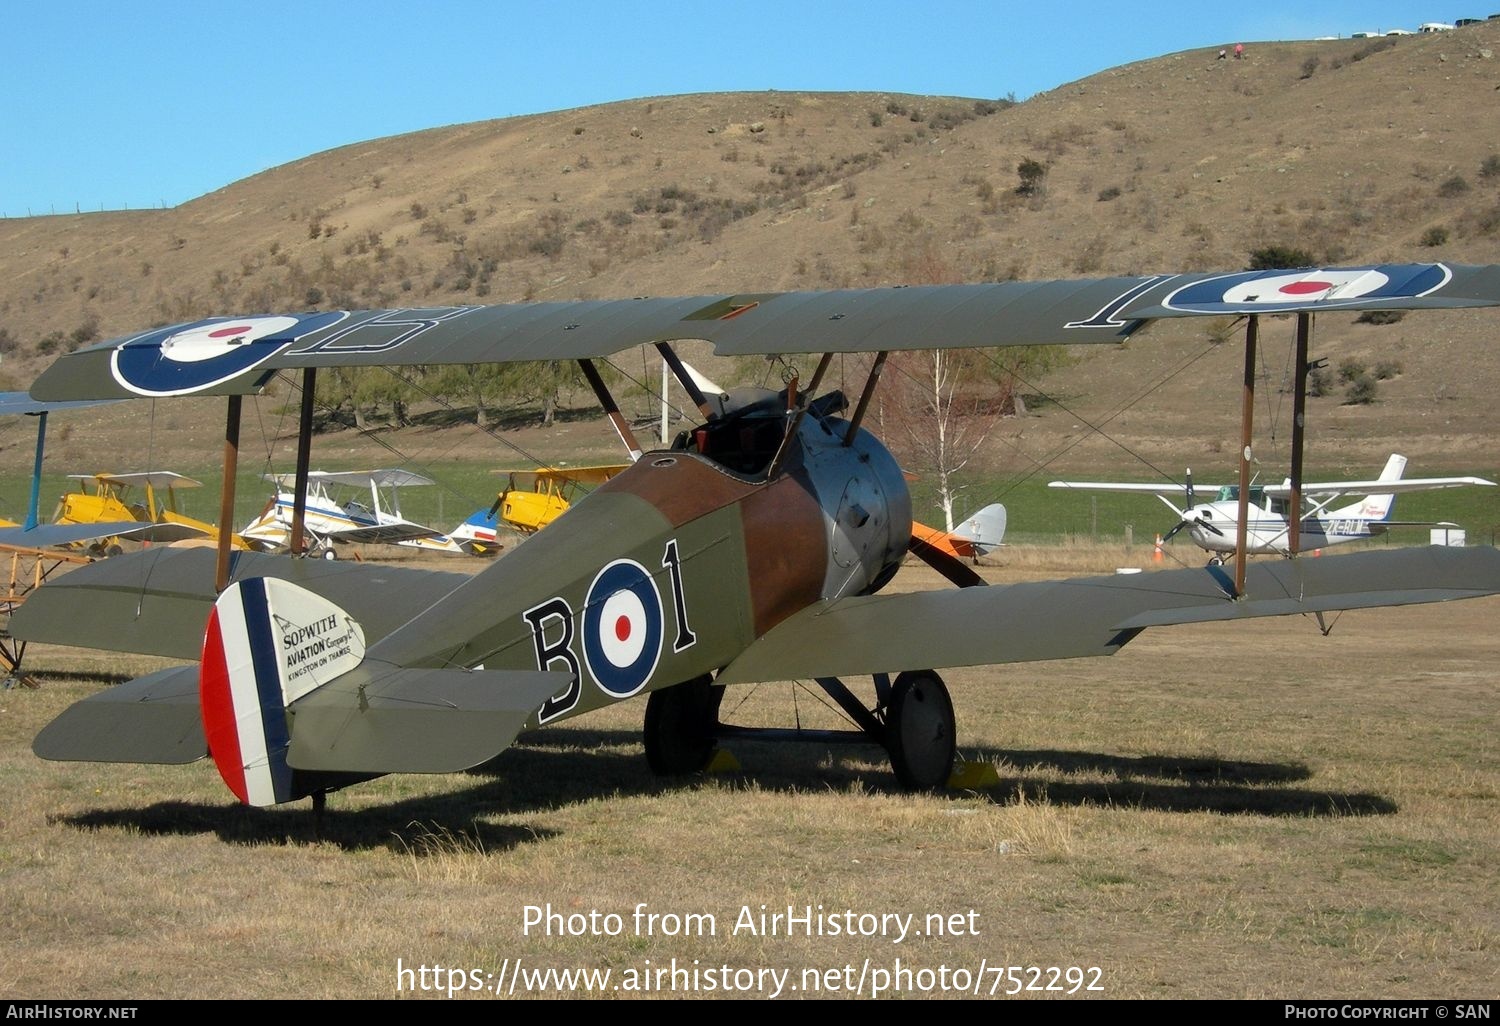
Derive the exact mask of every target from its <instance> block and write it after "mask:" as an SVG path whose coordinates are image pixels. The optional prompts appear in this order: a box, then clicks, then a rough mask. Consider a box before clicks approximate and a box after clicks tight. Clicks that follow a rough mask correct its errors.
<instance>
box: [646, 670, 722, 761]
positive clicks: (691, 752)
mask: <svg viewBox="0 0 1500 1026" xmlns="http://www.w3.org/2000/svg"><path fill="white" fill-rule="evenodd" d="M723 698H724V689H723V688H718V687H714V685H713V680H712V678H710V677H709V676H707V675H704V676H702V677H695V678H693V679H692V680H690V681H686V682H684V683H682V684H674V685H673V686H672V687H669V688H662V689H660V690H659V691H653V692H651V694H650V695H649V696H647V698H646V725H645V728H644V730H643V739H644V740H645V742H646V762H647V764H648V765H649V766H650V767H651V772H653V773H656V774H659V775H661V776H680V775H682V774H684V773H696V772H697V771H698V770H701V769H702V768H703V767H704V766H705V765H707V763H708V759H709V756H711V755H712V754H713V751H714V727H716V726H717V725H718V722H719V703H720V702H721V701H722V700H723Z"/></svg>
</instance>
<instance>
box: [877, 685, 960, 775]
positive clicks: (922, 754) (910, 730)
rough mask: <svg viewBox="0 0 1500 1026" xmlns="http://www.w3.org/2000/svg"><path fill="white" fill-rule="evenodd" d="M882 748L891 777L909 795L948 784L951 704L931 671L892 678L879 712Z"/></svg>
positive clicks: (952, 737) (951, 755)
mask: <svg viewBox="0 0 1500 1026" xmlns="http://www.w3.org/2000/svg"><path fill="white" fill-rule="evenodd" d="M885 728H886V739H885V747H886V750H887V751H888V752H890V755H891V769H893V770H895V771H896V779H897V780H899V781H901V786H902V787H904V788H906V789H907V790H910V791H932V790H936V789H937V788H940V787H942V786H943V785H944V784H945V783H947V782H948V777H949V776H950V775H951V774H952V772H953V759H954V756H955V755H956V754H957V741H956V740H955V725H954V719H953V701H952V700H951V699H950V698H949V697H948V689H947V687H945V686H944V684H943V678H941V677H939V676H938V675H937V674H935V673H933V672H932V671H931V670H916V671H913V672H909V673H903V674H900V675H898V676H897V677H896V682H895V684H893V685H892V687H891V702H890V705H889V707H888V708H887V709H886V714H885Z"/></svg>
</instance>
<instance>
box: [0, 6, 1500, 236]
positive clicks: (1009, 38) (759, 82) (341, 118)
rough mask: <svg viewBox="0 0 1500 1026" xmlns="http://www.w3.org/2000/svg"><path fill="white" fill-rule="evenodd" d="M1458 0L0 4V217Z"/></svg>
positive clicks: (1053, 66)
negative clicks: (342, 149) (456, 136)
mask: <svg viewBox="0 0 1500 1026" xmlns="http://www.w3.org/2000/svg"><path fill="white" fill-rule="evenodd" d="M1462 2H1463V0H1434V2H1433V3H1432V4H1431V5H1430V6H1429V5H1428V4H1424V3H1410V2H1407V3H1397V2H1385V0H1366V2H1361V3H1343V2H1322V3H1317V4H1314V3H1309V2H1307V0H1303V2H1301V3H1295V2H1288V0H1260V2H1254V3H1242V4H1228V3H1215V2H1206V0H1195V2H1192V3H1179V2H1166V3H1149V4H1130V3H1120V2H1118V0H1116V2H1110V3H1094V2H1086V3H1066V2H1064V3H1041V2H1032V3H1008V2H990V3H983V2H978V0H928V2H922V0H903V2H887V0H865V2H860V3H845V2H824V0H802V2H800V3H798V2H784V0H760V2H756V3H743V2H729V0H723V2H716V0H699V2H697V3H689V2H682V0H658V2H655V3H636V2H629V0H620V2H615V3H604V2H594V0H578V2H574V3H546V2H537V0H531V2H528V3H508V2H502V0H492V2H489V3H481V2H470V0H426V2H422V3H396V2H387V0H365V2H362V3H352V2H350V3H334V2H328V0H300V2H286V0H253V2H242V0H196V2H181V0H138V2H135V3H129V2H119V0H115V2H105V0H95V2H89V0H49V2H47V3H39V2H33V0H3V2H0V33H3V38H4V39H5V40H6V42H7V46H6V48H5V49H6V54H5V59H4V61H3V62H0V116H3V119H4V122H3V124H4V130H3V132H0V215H4V216H11V217H14V216H24V215H26V214H27V213H28V212H29V213H34V214H45V213H50V212H57V213H63V212H68V213H71V212H72V211H73V210H74V209H75V208H81V209H83V210H98V209H100V208H101V207H102V208H105V209H117V208H120V207H130V208H138V207H147V206H160V205H163V204H165V205H167V206H173V205H176V204H178V203H182V202H184V201H186V200H189V199H192V198H194V197H195V196H199V195H202V194H204V193H206V192H211V191H213V190H215V189H218V188H221V187H223V186H225V185H228V184H229V183H231V182H234V181H236V180H238V179H240V178H244V177H246V176H248V175H252V174H255V173H256V172H258V171H262V170H265V169H266V168H269V167H274V166H276V165H278V164H284V163H286V162H288V161H291V160H296V159H297V158H299V157H304V156H307V155H309V154H312V153H317V152H319V151H321V150H326V149H330V148H332V147H335V146H340V145H343V144H345V143H351V142H358V141H361V140H365V139H373V138H378V137H381V136H388V135H396V134H399V133H402V132H410V131H416V130H419V129H423V128H432V127H434V126H437V125H448V124H457V123H462V122H467V121H480V120H484V119H487V118H496V117H506V116H510V115H514V114H528V113H535V112H538V111H547V110H560V109H565V108H569V107H577V106H583V105H586V104H592V103H604V102H608V101H612V100H623V99H631V98H634V97H641V96H661V95H668V94H673V93H697V92H719V91H727V90H745V89H750V90H759V89H778V90H785V91H793V90H883V91H891V92H906V93H930V94H947V95H958V96H975V97H990V98H993V97H1001V96H1006V95H1010V94H1014V95H1015V96H1016V97H1017V98H1020V99H1024V98H1026V97H1027V96H1030V95H1032V94H1034V93H1036V92H1039V91H1042V90H1046V89H1050V88H1053V87H1054V86H1057V85H1060V84H1062V83H1064V82H1068V81H1072V80H1073V79H1077V78H1081V77H1083V76H1085V75H1089V74H1092V73H1094V72H1096V71H1100V70H1102V69H1104V68H1108V67H1112V66H1115V65H1118V64H1123V63H1128V62H1130V61H1135V60H1140V59H1143V58H1147V57H1155V56H1159V55H1161V54H1166V53H1173V52H1176V51H1179V50H1186V49H1192V48H1196V47H1202V46H1220V45H1225V44H1232V43H1234V42H1235V41H1237V40H1244V41H1245V42H1246V43H1247V44H1251V45H1253V43H1254V41H1256V40H1266V39H1301V38H1311V37H1314V36H1321V35H1345V36H1347V35H1349V34H1350V33H1352V32H1357V31H1375V30H1384V29H1387V28H1392V27H1402V28H1416V26H1417V24H1418V23H1420V22H1423V21H1452V20H1453V19H1454V18H1457V17H1463V16H1477V17H1484V16H1485V14H1487V13H1489V12H1490V9H1491V8H1492V7H1493V6H1494V5H1495V3H1497V2H1500V0H1472V2H1473V3H1478V4H1479V6H1475V7H1474V9H1473V10H1463V9H1461V4H1462ZM1456 4H1457V5H1458V6H1457V7H1456V6H1455V5H1456Z"/></svg>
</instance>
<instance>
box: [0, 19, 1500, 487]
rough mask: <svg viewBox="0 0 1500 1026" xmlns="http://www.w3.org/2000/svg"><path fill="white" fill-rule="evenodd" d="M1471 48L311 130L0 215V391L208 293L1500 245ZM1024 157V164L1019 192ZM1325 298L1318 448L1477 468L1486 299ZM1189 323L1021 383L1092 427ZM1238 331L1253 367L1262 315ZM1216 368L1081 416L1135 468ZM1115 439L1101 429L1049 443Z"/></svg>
mask: <svg viewBox="0 0 1500 1026" xmlns="http://www.w3.org/2000/svg"><path fill="white" fill-rule="evenodd" d="M1496 50H1500V25H1496V24H1485V25H1479V26H1474V27H1470V28H1466V29H1462V30H1458V31H1455V32H1452V33H1448V34H1443V35H1440V36H1431V37H1406V38H1401V39H1399V40H1342V41H1336V42H1305V43H1284V44H1266V45H1256V46H1251V47H1250V48H1249V49H1248V50H1247V54H1246V57H1245V59H1244V60H1243V61H1234V60H1229V61H1216V60H1215V59H1214V52H1213V51H1192V52H1187V53H1182V54H1175V55H1171V56H1167V57H1162V58H1159V59H1155V60H1150V61H1145V62H1141V63H1138V64H1133V65H1129V66H1126V67H1122V68H1117V69H1112V70H1109V71H1105V72H1102V73H1100V74H1098V75H1094V76H1092V77H1090V78H1087V79H1084V80H1082V81H1079V82H1076V83H1073V84H1070V85H1067V86H1063V87H1060V88H1058V89H1055V90H1053V91H1051V92H1049V93H1045V94H1042V95H1039V96H1036V97H1034V98H1032V99H1030V100H1028V101H1026V102H1025V103H1022V104H1019V105H1015V106H1008V105H1005V104H995V103H989V102H985V101H974V100H960V99H953V98H930V97H910V96H897V95H886V94H842V93H841V94H790V93H776V92H768V93H754V94H745V93H741V94H724V95H701V96H679V97H668V98H660V99H654V100H642V101H630V102H625V103H617V104H608V105H602V106H596V107H588V108H582V109H578V110H572V111H564V112H560V113H554V114H546V115H537V116H532V117H524V118H513V119H507V120H503V121H493V122H484V123H478V124H472V125H462V126H456V127H449V128H441V129H433V130H430V131H426V132H421V133H416V134H412V135H406V136H398V137H393V138H389V139H381V140H375V141H371V142H368V143H363V144H358V145H354V146H348V147H343V148H341V149H337V150H332V151H329V152H326V153H321V154H317V155H315V156H311V157H308V158H306V159H305V160H301V161H298V162H296V163H293V164H289V165H286V166H284V167H280V168H275V169H273V170H270V171H267V172H264V173H262V174H260V175H256V176H254V177H252V178H249V179H246V180H244V181H241V182H237V183H235V184H233V185H230V186H227V187H225V188H224V189H221V190H219V191H217V192H214V193H211V194H209V195H207V196H203V197H201V198H199V199H196V200H194V201H192V202H190V203H187V204H184V205H182V206H181V207H178V208H175V209H171V210H164V211H139V212H118V213H102V214H85V215H81V216H60V217H45V218H29V219H8V220H0V328H3V329H4V330H5V331H7V332H8V333H9V336H10V338H11V340H13V342H14V343H16V345H17V349H16V351H15V352H13V353H11V354H9V355H7V356H6V364H5V370H6V371H8V372H9V375H10V377H11V379H12V381H13V382H15V383H18V384H24V383H25V382H26V381H27V380H29V378H30V376H31V375H33V374H34V373H35V371H36V369H37V368H38V367H39V366H41V365H42V364H44V363H45V359H46V358H45V357H36V356H34V355H33V354H35V351H36V349H37V347H38V344H39V343H41V344H42V345H43V348H50V349H52V350H54V351H55V350H56V349H59V348H68V347H71V346H73V345H76V344H80V343H81V341H83V340H87V339H89V338H92V337H95V336H97V337H108V336H111V335H117V334H121V333H124V332H126V331H129V330H132V329H135V328H139V327H141V326H144V325H149V324H154V323H162V322H170V321H173V320H181V319H186V318H190V317H196V316H200V315H205V314H210V313H218V312H229V311H236V312H245V311H256V310H266V309H274V308H296V309H303V308H307V307H324V308H327V307H338V306H344V307H356V308H357V307H370V306H386V305H413V304H438V303H442V304H448V303H459V302H502V301H515V300H524V299H533V298H536V299H565V298H573V297H599V296H614V295H639V294H645V293H653V294H670V293H681V292H693V291H712V290H722V289H734V290H751V289H782V288H815V287H833V286H845V285H867V284H878V283H893V282H901V281H911V280H931V279H934V278H953V279H964V280H987V279H1003V278H1012V277H1019V278H1037V277H1049V276H1091V275H1103V274H1110V273H1126V272H1128V273H1135V272H1147V271H1155V270H1163V269H1171V270H1197V269H1233V268H1238V267H1242V266H1244V265H1245V263H1246V260H1247V257H1248V253H1249V252H1250V251H1251V250H1253V249H1255V248H1258V247H1261V246H1269V245H1282V246H1295V247H1299V248H1301V249H1304V250H1306V251H1308V252H1309V253H1310V254H1311V255H1312V256H1313V257H1314V259H1316V260H1319V261H1324V262H1328V263H1338V262H1363V261H1375V260H1384V259H1405V260H1410V259H1446V260H1452V261H1458V262H1495V261H1500V195H1497V186H1500V175H1496V174H1494V173H1493V170H1492V173H1491V174H1490V175H1488V176H1486V175H1485V174H1483V173H1482V170H1481V168H1482V167H1483V166H1485V165H1484V162H1485V161H1486V159H1487V158H1489V157H1490V156H1491V155H1492V154H1494V153H1495V152H1496V151H1497V149H1500V144H1497V143H1496V141H1495V139H1494V137H1493V135H1492V133H1489V132H1487V131H1476V130H1475V129H1476V127H1477V126H1485V125H1488V124H1490V123H1491V121H1492V120H1493V110H1494V106H1495V102H1496V96H1497V92H1496V90H1497V88H1500V63H1497V61H1496V60H1495V58H1494V56H1493V54H1494V52H1495V51H1496ZM996 87H997V91H999V90H1003V88H1004V83H1003V81H997V83H996ZM1028 158H1030V159H1034V160H1037V161H1040V162H1042V163H1044V164H1045V165H1046V166H1047V168H1048V172H1047V175H1046V177H1045V180H1044V187H1043V189H1042V190H1041V193H1040V195H1038V196H1034V197H1021V196H1019V195H1017V194H1016V192H1015V187H1016V185H1017V184H1018V181H1019V179H1018V177H1017V165H1018V163H1019V162H1020V161H1022V160H1023V159H1028ZM1444 233H1446V241H1443V242H1441V243H1440V244H1429V243H1433V242H1435V241H1436V240H1437V239H1438V238H1439V237H1441V236H1442V235H1443V234H1444ZM1351 320H1352V318H1332V317H1328V318H1324V323H1320V325H1319V331H1320V345H1319V347H1318V348H1319V351H1320V355H1326V356H1330V357H1332V358H1333V362H1334V363H1335V364H1337V362H1338V361H1339V360H1340V359H1343V358H1345V357H1347V356H1357V357H1360V358H1364V359H1367V360H1369V361H1371V362H1374V361H1378V360H1390V361H1395V362H1399V363H1400V364H1401V368H1402V373H1401V374H1400V375H1399V377H1397V378H1396V379H1394V380H1392V381H1387V382H1383V383H1382V385H1381V391H1380V398H1381V400H1382V401H1381V402H1380V403H1378V404H1376V405H1374V406H1371V407H1362V408H1352V407H1348V408H1340V407H1338V406H1337V405H1336V403H1337V400H1336V399H1326V400H1319V401H1317V402H1316V403H1315V405H1314V412H1313V420H1314V430H1315V432H1317V433H1318V441H1319V444H1321V445H1325V446H1327V447H1328V448H1329V449H1330V450H1332V453H1333V454H1336V455H1338V456H1339V457H1340V458H1347V459H1348V460H1351V461H1353V462H1355V463H1357V464H1359V465H1367V466H1368V465H1376V464H1378V462H1379V461H1380V458H1381V450H1384V449H1386V448H1387V444H1388V442H1389V441H1390V440H1391V439H1392V438H1400V439H1401V447H1402V448H1403V449H1404V450H1405V451H1408V453H1409V454H1411V455H1413V456H1414V457H1419V458H1421V457H1435V456H1441V457H1442V459H1443V462H1444V463H1445V464H1448V465H1454V464H1457V463H1462V462H1464V461H1466V460H1475V459H1479V460H1483V461H1486V462H1490V461H1493V457H1492V456H1491V455H1490V454H1489V446H1488V436H1489V432H1490V427H1491V419H1490V416H1489V411H1488V394H1489V393H1490V392H1491V391H1493V389H1494V387H1495V383H1496V382H1497V381H1500V363H1497V362H1496V360H1495V358H1494V357H1493V355H1492V349H1493V347H1492V346H1490V345H1489V340H1490V339H1491V338H1492V337H1493V335H1494V333H1495V329H1496V326H1497V325H1496V320H1495V314H1494V313H1493V312H1479V313H1472V314H1451V315H1427V316H1420V317H1418V316H1413V317H1410V318H1408V319H1406V320H1405V321H1403V322H1401V323H1399V324H1394V325H1387V326H1370V325H1354V324H1352V323H1349V321H1351ZM1218 327H1219V326H1216V325H1207V324H1205V323H1203V322H1197V323H1193V324H1186V325H1172V326H1166V325H1163V326H1159V327H1158V328H1155V329H1153V330H1152V331H1151V332H1149V333H1148V334H1147V335H1145V336H1142V337H1141V338H1140V339H1138V340H1136V341H1132V342H1131V343H1130V344H1129V345H1128V346H1125V347H1122V348H1120V349H1118V350H1115V351H1111V352H1108V353H1097V354H1089V355H1087V356H1085V357H1083V358H1081V359H1079V360H1078V361H1077V362H1076V363H1075V364H1074V365H1073V366H1071V367H1068V368H1065V369H1063V370H1061V371H1058V372H1055V373H1053V374H1052V375H1050V376H1049V377H1048V378H1047V380H1046V381H1044V382H1041V383H1040V385H1041V387H1042V388H1044V389H1045V390H1046V391H1048V392H1051V393H1056V394H1060V395H1062V396H1064V397H1066V398H1067V400H1068V402H1069V407H1070V409H1073V410H1075V411H1077V412H1078V413H1079V414H1081V415H1082V417H1084V418H1087V419H1089V420H1094V419H1097V418H1098V417H1100V416H1102V415H1105V411H1109V410H1112V409H1114V408H1115V407H1116V406H1118V405H1120V404H1121V403H1122V402H1123V401H1124V400H1125V398H1126V397H1132V396H1136V395H1138V394H1140V393H1143V392H1145V391H1147V390H1148V389H1149V388H1151V386H1152V384H1153V383H1154V382H1156V381H1157V380H1158V379H1160V378H1161V377H1162V376H1163V375H1165V374H1167V373H1169V372H1170V371H1171V370H1173V369H1176V368H1178V367H1181V366H1182V365H1183V364H1184V363H1186V362H1187V361H1188V360H1189V359H1190V358H1191V357H1193V356H1196V355H1197V354H1199V353H1200V352H1201V351H1203V350H1205V349H1207V348H1209V347H1208V344H1207V343H1206V342H1205V339H1206V337H1207V336H1208V335H1209V334H1210V333H1212V332H1213V331H1214V330H1217V329H1218ZM1267 334H1268V336H1269V337H1270V339H1271V348H1272V349H1273V350H1274V351H1273V352H1271V353H1270V354H1269V355H1268V356H1267V358H1266V361H1265V362H1266V374H1267V376H1268V379H1270V380H1271V382H1272V384H1273V385H1274V384H1275V383H1277V382H1279V380H1280V377H1281V371H1282V367H1283V365H1284V363H1285V355H1284V352H1283V351H1282V349H1281V348H1277V347H1284V345H1285V339H1284V338H1283V336H1285V335H1289V330H1282V329H1280V328H1278V327H1277V326H1276V325H1274V324H1273V325H1272V326H1271V328H1270V330H1269V331H1268V333H1267ZM49 335H50V336H52V337H51V338H50V339H49V338H48V336H49ZM1239 359H1240V357H1239V347H1238V346H1234V345H1224V346H1218V347H1217V348H1216V349H1214V350H1213V351H1212V352H1211V353H1209V355H1208V356H1206V357H1203V358H1202V359H1200V360H1199V361H1198V362H1197V363H1195V364H1193V365H1192V369H1191V370H1190V371H1188V372H1187V373H1185V374H1182V375H1180V376H1179V377H1178V378H1176V379H1174V381H1173V382H1172V383H1170V384H1169V385H1167V386H1166V387H1163V388H1161V389H1160V390H1158V391H1156V392H1154V393H1153V394H1152V395H1151V396H1150V398H1149V399H1147V400H1145V401H1143V402H1142V403H1141V404H1139V405H1138V406H1135V407H1134V408H1133V409H1132V410H1131V411H1130V412H1129V413H1127V414H1126V415H1125V416H1124V417H1122V418H1120V419H1119V420H1116V421H1115V422H1114V423H1113V424H1111V426H1110V430H1111V432H1114V433H1118V434H1119V435H1121V436H1122V437H1123V438H1124V439H1125V440H1126V441H1128V443H1129V444H1130V445H1132V447H1144V448H1146V449H1149V450H1151V452H1152V454H1153V456H1154V457H1155V456H1159V457H1160V459H1161V460H1162V461H1163V462H1164V463H1169V464H1171V463H1180V462H1182V459H1183V457H1184V456H1186V457H1189V458H1190V457H1191V456H1192V454H1193V453H1198V454H1201V453H1203V451H1204V449H1205V447H1209V448H1222V446H1223V445H1224V443H1225V441H1226V440H1227V439H1230V438H1232V436H1233V433H1234V430H1235V427H1234V425H1235V418H1234V415H1233V412H1232V411H1233V410H1234V409H1235V408H1236V407H1237V390H1238V376H1239V373H1240V371H1239ZM1080 424H1081V421H1080V419H1078V418H1075V417H1072V416H1070V415H1068V414H1064V413H1059V412H1057V411H1056V410H1054V409H1044V410H1042V411H1040V412H1039V414H1038V415H1037V416H1032V417H1027V418H1024V419H1023V420H1020V421H1016V422H1014V423H1012V424H1009V425H1007V429H1008V431H1009V434H1008V435H1005V437H1004V438H1002V437H1001V436H999V435H997V436H996V439H995V440H994V441H993V442H992V443H991V444H992V446H993V447H994V448H995V451H994V453H993V454H992V456H993V459H994V460H995V461H996V462H997V463H1003V462H1004V461H1005V460H1007V459H1010V458H1011V456H1009V455H1007V454H1008V453H1011V452H1012V451H1013V449H1014V446H1015V445H1016V444H1022V445H1025V446H1034V448H1030V449H1028V452H1029V453H1030V454H1031V455H1032V456H1034V457H1039V456H1040V455H1041V454H1043V453H1046V452H1049V451H1051V449H1052V447H1054V446H1055V445H1057V444H1059V443H1061V442H1062V441H1063V440H1064V439H1065V438H1066V436H1068V435H1070V434H1075V433H1079V432H1081V431H1082V429H1081V427H1080V426H1079V425H1080ZM1281 427H1282V429H1283V430H1282V433H1283V434H1284V433H1285V431H1284V428H1285V423H1284V418H1283V421H1282V424H1281ZM1018 436H1019V437H1021V438H1024V439H1027V441H1026V442H1023V443H1017V442H1016V439H1017V437H1018ZM1231 448H1232V444H1231ZM168 458H170V453H169V454H168ZM1118 459H1120V456H1119V454H1118V450H1117V449H1115V448H1114V447H1113V446H1112V445H1110V444H1107V443H1103V442H1097V443H1096V442H1090V443H1087V444H1085V445H1081V446H1079V447H1078V448H1076V449H1074V450H1073V451H1072V452H1071V453H1070V454H1069V457H1068V460H1070V461H1073V462H1074V464H1075V465H1103V464H1109V463H1113V462H1115V461H1116V460H1118Z"/></svg>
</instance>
